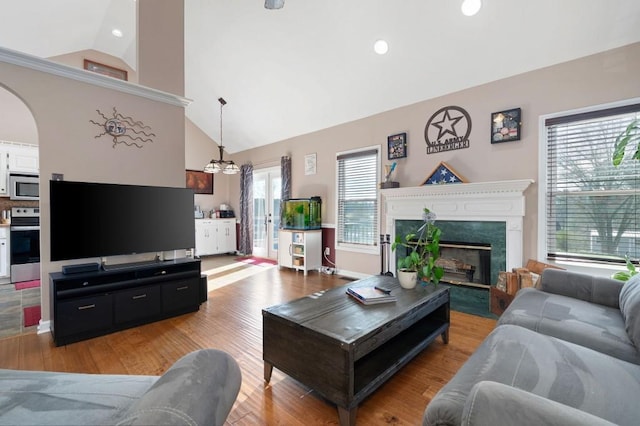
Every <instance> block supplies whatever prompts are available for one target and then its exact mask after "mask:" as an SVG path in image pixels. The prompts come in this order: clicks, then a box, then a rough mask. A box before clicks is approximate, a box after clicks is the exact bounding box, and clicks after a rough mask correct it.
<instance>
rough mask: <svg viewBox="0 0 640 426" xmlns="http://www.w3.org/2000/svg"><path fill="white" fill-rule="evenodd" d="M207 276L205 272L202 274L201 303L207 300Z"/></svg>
mask: <svg viewBox="0 0 640 426" xmlns="http://www.w3.org/2000/svg"><path fill="white" fill-rule="evenodd" d="M207 293H208V292H207V276H206V275H205V274H201V275H200V303H204V302H206V301H207Z"/></svg>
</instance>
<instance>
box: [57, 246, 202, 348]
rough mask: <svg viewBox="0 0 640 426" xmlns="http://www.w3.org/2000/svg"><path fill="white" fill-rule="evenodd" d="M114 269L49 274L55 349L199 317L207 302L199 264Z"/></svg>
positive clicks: (186, 260) (184, 262)
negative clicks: (170, 320) (189, 314)
mask: <svg viewBox="0 0 640 426" xmlns="http://www.w3.org/2000/svg"><path fill="white" fill-rule="evenodd" d="M113 266H115V269H111V268H109V269H107V270H103V271H93V272H86V273H79V274H68V275H64V274H62V273H61V272H55V273H52V274H49V282H50V284H51V291H52V294H51V299H50V300H51V315H52V321H51V334H52V335H53V340H54V342H55V344H56V346H60V345H66V344H68V343H73V342H77V341H80V340H85V339H89V338H92V337H96V336H100V335H103V334H108V333H112V332H114V331H118V330H123V329H126V328H130V327H135V326H138V325H142V324H146V323H149V322H153V321H158V320H161V319H164V318H169V317H173V316H176V315H181V314H185V313H187V312H195V311H197V310H198V309H199V307H200V303H201V302H202V301H204V300H206V280H205V281H204V288H203V285H202V280H201V277H200V260H199V259H191V258H184V259H175V260H168V261H158V262H151V263H145V264H142V265H140V264H139V265H131V266H130V267H127V268H118V265H113ZM203 292H204V294H203Z"/></svg>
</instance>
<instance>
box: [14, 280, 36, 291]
mask: <svg viewBox="0 0 640 426" xmlns="http://www.w3.org/2000/svg"><path fill="white" fill-rule="evenodd" d="M14 285H15V287H16V290H24V289H27V288H34V287H40V280H33V281H21V282H18V283H14Z"/></svg>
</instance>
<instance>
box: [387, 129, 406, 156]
mask: <svg viewBox="0 0 640 426" xmlns="http://www.w3.org/2000/svg"><path fill="white" fill-rule="evenodd" d="M406 156H407V134H406V133H398V134H397V135H391V136H389V137H388V138H387V159H389V160H395V159H396V158H404V157H406Z"/></svg>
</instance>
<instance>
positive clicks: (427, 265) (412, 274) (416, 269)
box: [391, 207, 444, 288]
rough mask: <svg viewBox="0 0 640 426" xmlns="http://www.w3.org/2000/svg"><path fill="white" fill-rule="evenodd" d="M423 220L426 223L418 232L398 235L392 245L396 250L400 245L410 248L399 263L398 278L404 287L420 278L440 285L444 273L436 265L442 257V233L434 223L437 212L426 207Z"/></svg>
mask: <svg viewBox="0 0 640 426" xmlns="http://www.w3.org/2000/svg"><path fill="white" fill-rule="evenodd" d="M422 220H423V221H424V223H423V224H422V226H421V227H420V228H419V229H418V231H417V232H416V233H410V234H407V235H405V236H404V239H403V238H402V237H401V236H400V235H396V238H395V241H394V242H393V244H392V245H391V251H395V250H396V248H397V247H398V246H401V247H405V248H408V249H409V250H410V252H409V253H408V254H407V256H406V257H404V258H402V259H399V260H398V264H397V270H398V279H399V280H400V285H401V286H402V287H404V288H413V287H415V285H416V283H417V281H418V280H421V281H427V282H432V283H434V284H435V285H438V283H439V282H440V279H441V278H442V276H443V275H444V269H443V268H442V267H441V266H437V265H436V260H438V258H439V257H440V235H441V234H442V231H441V230H440V228H438V227H437V226H435V225H434V222H435V220H436V214H435V213H433V212H432V211H430V210H429V209H428V208H426V207H425V208H424V209H423V213H422Z"/></svg>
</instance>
